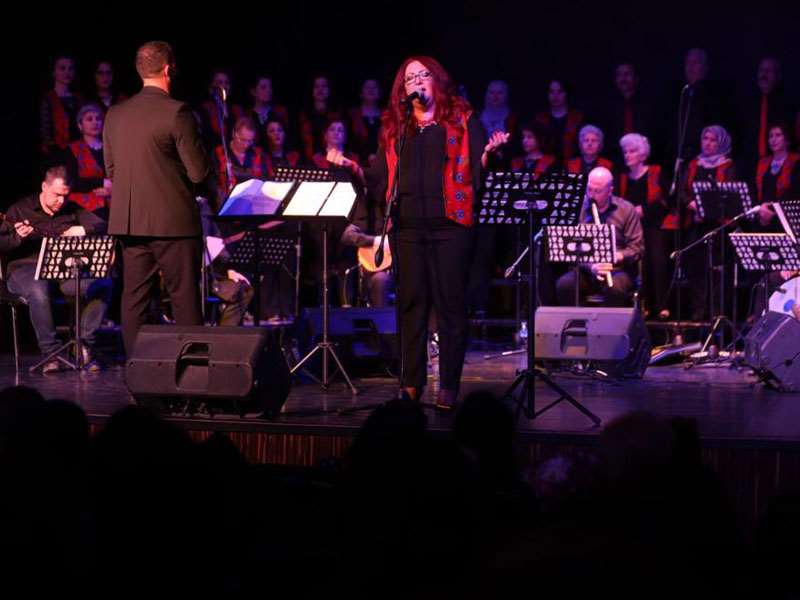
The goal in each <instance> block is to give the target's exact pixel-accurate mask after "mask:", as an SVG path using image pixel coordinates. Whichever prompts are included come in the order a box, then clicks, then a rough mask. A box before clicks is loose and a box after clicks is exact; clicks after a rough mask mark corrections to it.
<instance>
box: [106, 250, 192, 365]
mask: <svg viewBox="0 0 800 600" xmlns="http://www.w3.org/2000/svg"><path fill="white" fill-rule="evenodd" d="M120 242H121V243H122V260H123V276H122V282H123V283H122V307H121V315H122V340H123V342H124V343H125V352H126V353H127V354H128V356H130V355H131V354H132V353H133V346H134V344H135V342H136V334H137V333H138V332H139V328H140V327H141V326H142V325H144V324H145V323H146V322H147V317H148V315H149V313H150V299H151V298H152V296H153V294H154V292H155V290H156V286H157V285H158V280H159V278H158V274H159V271H160V272H161V273H162V274H163V276H164V284H165V286H166V288H167V292H168V293H169V298H170V302H171V304H172V316H173V318H174V319H175V322H176V323H177V324H178V325H202V324H203V317H202V312H201V309H200V264H201V263H200V259H201V252H202V238H200V237H174V238H165V237H136V236H121V237H120Z"/></svg>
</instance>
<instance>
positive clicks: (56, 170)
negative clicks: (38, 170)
mask: <svg viewBox="0 0 800 600" xmlns="http://www.w3.org/2000/svg"><path fill="white" fill-rule="evenodd" d="M56 179H63V180H64V183H67V184H69V181H68V179H67V167H65V166H64V165H53V166H51V167H48V168H47V170H46V171H45V172H44V178H43V181H44V182H46V183H47V184H51V183H53V181H55V180H56Z"/></svg>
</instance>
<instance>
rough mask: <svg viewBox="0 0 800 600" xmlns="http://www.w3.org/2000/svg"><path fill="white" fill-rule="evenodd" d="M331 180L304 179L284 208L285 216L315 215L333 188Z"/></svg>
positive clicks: (333, 183)
mask: <svg viewBox="0 0 800 600" xmlns="http://www.w3.org/2000/svg"><path fill="white" fill-rule="evenodd" d="M334 185H335V182H333V181H304V182H303V183H301V184H300V187H298V188H297V191H296V192H295V193H294V196H292V199H291V200H290V201H289V205H288V206H287V207H286V209H284V211H283V214H284V215H285V216H294V217H315V216H317V214H318V213H319V211H320V209H321V208H322V205H323V203H324V202H325V200H326V199H327V198H328V196H329V195H330V193H331V190H333V186H334Z"/></svg>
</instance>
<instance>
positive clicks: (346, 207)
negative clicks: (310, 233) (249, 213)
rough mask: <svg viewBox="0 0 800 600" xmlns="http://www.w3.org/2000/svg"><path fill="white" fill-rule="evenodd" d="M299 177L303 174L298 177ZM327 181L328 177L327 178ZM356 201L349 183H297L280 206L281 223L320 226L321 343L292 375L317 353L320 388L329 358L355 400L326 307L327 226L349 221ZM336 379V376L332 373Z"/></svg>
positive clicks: (327, 375) (326, 376)
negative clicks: (303, 223) (295, 221)
mask: <svg viewBox="0 0 800 600" xmlns="http://www.w3.org/2000/svg"><path fill="white" fill-rule="evenodd" d="M300 176H302V173H300ZM328 177H329V178H330V175H328ZM355 201H356V192H355V189H354V188H353V185H352V183H350V182H349V181H330V179H328V180H322V181H320V180H312V181H299V182H297V183H296V184H295V187H294V188H293V189H292V192H291V193H290V194H289V196H288V197H287V200H286V201H285V202H284V204H283V205H282V210H281V218H282V219H284V220H297V221H318V222H320V223H321V224H322V341H320V342H317V344H316V345H315V346H314V348H312V349H311V351H310V352H308V354H306V355H305V356H304V357H303V358H302V359H300V361H299V362H298V363H297V364H296V365H295V366H294V367H292V369H291V373H292V374H294V373H295V372H296V371H297V370H299V369H301V368H302V367H303V365H304V364H305V363H306V362H308V361H309V360H310V359H311V357H312V356H314V354H316V353H317V352H318V351H319V352H321V353H322V380H321V382H320V383H321V385H322V387H323V388H324V389H328V387H329V385H330V380H331V379H332V375H330V373H329V362H328V361H329V358H333V360H334V362H335V363H336V365H337V367H338V368H339V371H340V372H341V374H342V377H344V379H345V381H346V382H347V386H348V387H349V388H350V391H351V392H352V394H353V395H354V396H355V395H357V394H358V390H357V389H356V387H355V386H354V385H353V382H352V381H351V380H350V376H349V375H348V374H347V371H346V370H345V368H344V365H343V364H342V362H341V360H339V357H338V355H337V354H336V350H335V348H334V346H335V345H334V344H333V343H332V342H331V341H330V339H329V334H328V332H329V321H330V306H329V305H328V292H329V290H328V225H329V224H330V223H335V222H343V221H346V220H348V219H349V218H350V215H351V214H352V212H353V208H354V207H355ZM334 375H335V373H334Z"/></svg>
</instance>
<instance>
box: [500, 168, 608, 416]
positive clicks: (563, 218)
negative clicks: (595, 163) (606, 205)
mask: <svg viewBox="0 0 800 600" xmlns="http://www.w3.org/2000/svg"><path fill="white" fill-rule="evenodd" d="M585 191H586V178H585V177H583V176H582V175H576V174H571V173H559V174H556V175H550V176H548V177H543V178H542V179H539V180H538V181H536V182H535V185H532V186H530V187H529V188H527V189H525V190H524V193H522V192H523V191H522V190H519V191H515V194H517V198H518V199H516V200H515V202H514V208H515V209H517V210H523V211H525V212H526V213H527V214H526V220H527V223H528V241H529V244H530V245H529V246H528V249H527V250H526V253H529V254H530V255H531V256H530V257H529V260H528V280H529V284H528V311H529V319H528V323H534V326H535V319H533V318H531V317H533V314H534V312H535V309H536V308H535V303H536V298H537V297H538V290H537V286H538V272H537V271H538V268H537V265H536V261H535V260H534V258H535V257H534V254H535V252H530V248H531V245H533V244H535V243H536V238H537V235H538V233H539V231H541V228H542V227H543V226H548V225H573V224H575V223H577V222H578V219H579V217H580V210H581V206H582V204H583V197H584V194H585ZM537 230H538V231H537ZM523 255H524V254H523ZM519 260H521V257H520V259H518V261H519ZM528 331H529V332H530V331H531V328H530V327H529V328H528ZM534 346H535V344H533V343H532V342H531V339H530V333H529V335H528V360H527V365H526V368H525V369H524V370H521V371H518V372H517V377H516V379H515V380H514V382H513V383H512V384H511V386H510V387H509V388H508V390H506V393H505V394H504V395H503V398H512V397H513V395H514V390H516V389H517V387H519V386H522V388H521V390H520V394H519V397H518V398H517V410H518V412H519V411H520V410H523V411H524V413H525V416H526V417H527V418H528V419H531V420H533V419H536V418H537V417H539V416H541V415H542V414H543V413H545V412H546V411H548V410H549V409H551V408H552V407H554V406H555V405H556V404H558V403H559V402H562V401H564V400H566V401H567V402H569V403H570V404H572V405H573V406H574V407H575V408H577V409H578V410H579V411H581V412H582V413H583V414H585V415H586V416H587V417H589V418H590V419H591V420H592V422H593V423H594V424H595V425H598V424H600V418H599V417H597V415H595V414H594V413H592V412H591V411H590V410H589V409H587V408H586V407H584V406H583V405H582V404H581V403H580V402H578V401H577V400H576V399H575V398H574V397H573V396H572V395H571V394H570V393H569V392H567V391H566V390H565V389H564V388H562V387H561V386H560V385H558V384H557V383H556V382H555V381H553V379H552V378H551V377H550V375H548V374H547V373H546V372H545V371H543V370H542V369H539V368H538V367H537V366H536V356H535V351H534ZM537 379H538V380H540V381H542V382H543V383H544V384H545V385H546V386H547V387H549V388H550V389H551V390H553V391H554V392H556V393H557V394H558V398H557V399H556V400H554V401H553V402H551V403H550V404H548V405H547V406H545V407H544V408H542V409H541V410H538V411H537V410H536V397H535V393H536V392H535V383H536V380H537Z"/></svg>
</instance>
